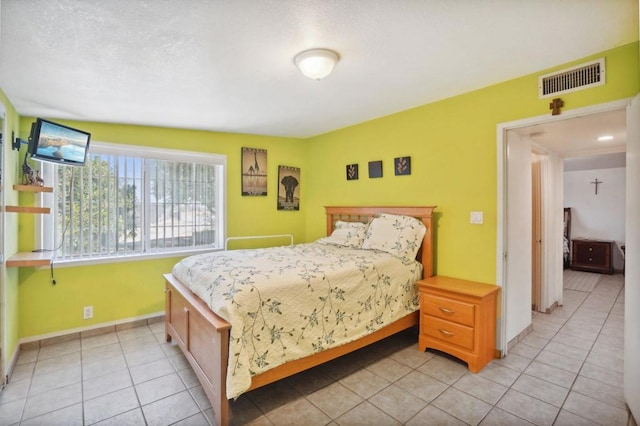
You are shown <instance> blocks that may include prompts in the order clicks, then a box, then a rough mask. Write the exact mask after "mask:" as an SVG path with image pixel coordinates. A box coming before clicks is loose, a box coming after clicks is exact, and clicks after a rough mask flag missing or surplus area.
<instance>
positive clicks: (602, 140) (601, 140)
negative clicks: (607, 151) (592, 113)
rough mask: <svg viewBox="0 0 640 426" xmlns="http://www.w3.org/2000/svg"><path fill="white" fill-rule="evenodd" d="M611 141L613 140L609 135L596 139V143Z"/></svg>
mask: <svg viewBox="0 0 640 426" xmlns="http://www.w3.org/2000/svg"><path fill="white" fill-rule="evenodd" d="M612 140H613V136H611V135H604V136H600V137H598V142H606V141H612Z"/></svg>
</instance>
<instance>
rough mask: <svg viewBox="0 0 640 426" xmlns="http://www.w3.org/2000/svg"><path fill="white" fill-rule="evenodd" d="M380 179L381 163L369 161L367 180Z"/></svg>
mask: <svg viewBox="0 0 640 426" xmlns="http://www.w3.org/2000/svg"><path fill="white" fill-rule="evenodd" d="M381 177H382V161H369V178H381Z"/></svg>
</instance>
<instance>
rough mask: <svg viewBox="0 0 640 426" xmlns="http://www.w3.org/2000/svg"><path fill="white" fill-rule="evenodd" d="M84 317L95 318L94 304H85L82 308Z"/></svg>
mask: <svg viewBox="0 0 640 426" xmlns="http://www.w3.org/2000/svg"><path fill="white" fill-rule="evenodd" d="M82 318H83V319H89V318H93V306H85V307H84V308H82Z"/></svg>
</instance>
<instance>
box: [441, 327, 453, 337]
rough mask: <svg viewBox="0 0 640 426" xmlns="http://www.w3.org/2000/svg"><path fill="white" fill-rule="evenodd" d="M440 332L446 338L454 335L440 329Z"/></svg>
mask: <svg viewBox="0 0 640 426" xmlns="http://www.w3.org/2000/svg"><path fill="white" fill-rule="evenodd" d="M438 331H439V332H440V333H442V334H444V335H445V336H453V333H452V332H450V331H447V330H443V329H441V328H439V329H438Z"/></svg>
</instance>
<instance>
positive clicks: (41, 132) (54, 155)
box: [29, 118, 91, 166]
mask: <svg viewBox="0 0 640 426" xmlns="http://www.w3.org/2000/svg"><path fill="white" fill-rule="evenodd" d="M90 139H91V133H87V132H85V131H82V130H78V129H74V128H73V127H69V126H65V125H63V124H58V123H54V122H53V121H49V120H45V119H43V118H38V119H37V120H36V122H35V123H34V124H33V126H32V127H31V136H30V137H29V153H30V154H31V158H33V159H34V160H40V161H48V162H51V163H58V164H64V165H67V166H84V163H85V161H86V160H87V153H88V152H89V140H90Z"/></svg>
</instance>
